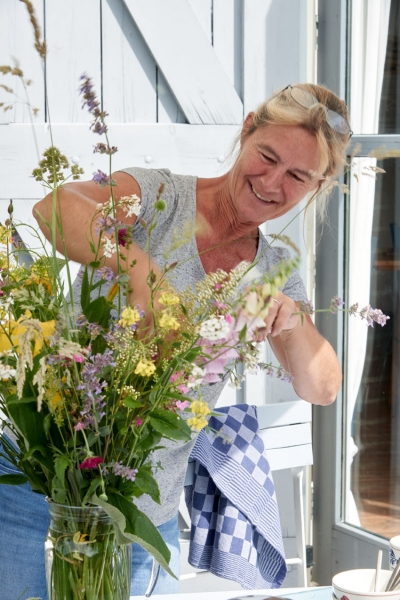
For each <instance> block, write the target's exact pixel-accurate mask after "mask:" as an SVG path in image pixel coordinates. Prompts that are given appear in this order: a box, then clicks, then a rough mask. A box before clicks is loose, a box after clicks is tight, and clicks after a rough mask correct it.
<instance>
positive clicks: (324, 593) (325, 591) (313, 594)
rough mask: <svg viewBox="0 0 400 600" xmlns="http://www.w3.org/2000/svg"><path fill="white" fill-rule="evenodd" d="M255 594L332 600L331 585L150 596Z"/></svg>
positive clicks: (222, 599)
mask: <svg viewBox="0 0 400 600" xmlns="http://www.w3.org/2000/svg"><path fill="white" fill-rule="evenodd" d="M257 596H264V597H265V598H268V597H270V596H275V597H276V596H279V597H284V598H289V599H290V600H332V588H331V587H310V588H284V589H282V588H280V589H270V590H266V589H264V590H242V591H232V590H231V591H230V592H201V593H197V594H196V593H194V594H185V598H183V596H182V594H163V595H161V596H152V598H154V600H235V599H236V598H243V599H245V598H248V600H252V599H253V600H261V598H260V599H259V598H258V597H257ZM131 600H147V599H146V597H145V596H131Z"/></svg>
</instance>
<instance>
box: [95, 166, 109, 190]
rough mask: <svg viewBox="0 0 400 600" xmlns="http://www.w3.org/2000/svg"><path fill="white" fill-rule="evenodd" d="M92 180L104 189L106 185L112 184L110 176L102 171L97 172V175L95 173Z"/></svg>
mask: <svg viewBox="0 0 400 600" xmlns="http://www.w3.org/2000/svg"><path fill="white" fill-rule="evenodd" d="M92 180H93V181H94V182H95V183H98V184H99V186H100V187H102V188H103V187H104V186H106V185H109V184H110V181H111V180H110V178H109V176H108V175H106V173H103V171H100V169H99V170H98V171H96V173H93V178H92Z"/></svg>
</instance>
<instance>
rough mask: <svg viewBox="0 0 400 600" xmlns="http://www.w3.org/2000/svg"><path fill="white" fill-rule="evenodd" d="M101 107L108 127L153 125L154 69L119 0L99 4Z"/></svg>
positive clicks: (155, 106) (135, 28) (104, 1)
mask: <svg viewBox="0 0 400 600" xmlns="http://www.w3.org/2000/svg"><path fill="white" fill-rule="evenodd" d="M101 38H102V59H103V60H102V79H103V107H104V110H106V111H107V113H108V114H109V117H108V121H109V122H110V123H112V122H114V123H133V122H136V123H156V122H157V91H156V72H157V66H156V64H155V62H154V59H153V57H152V56H151V54H150V52H149V49H148V47H147V44H146V42H145V40H144V39H143V37H142V34H141V33H140V31H139V30H138V28H137V26H136V24H135V22H134V20H133V19H132V16H131V14H130V12H129V11H128V9H127V8H126V6H125V3H124V2H123V0H102V26H101Z"/></svg>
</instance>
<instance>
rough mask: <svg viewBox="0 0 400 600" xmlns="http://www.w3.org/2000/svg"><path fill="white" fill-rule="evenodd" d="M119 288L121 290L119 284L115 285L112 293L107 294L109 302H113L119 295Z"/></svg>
mask: <svg viewBox="0 0 400 600" xmlns="http://www.w3.org/2000/svg"><path fill="white" fill-rule="evenodd" d="M118 288H119V285H118V283H114V285H112V286H111V288H110V291H109V292H108V294H107V300H108V301H109V302H112V301H113V300H114V298H115V296H116V295H117V293H118ZM125 310H126V309H125Z"/></svg>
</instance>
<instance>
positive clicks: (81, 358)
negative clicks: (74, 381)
mask: <svg viewBox="0 0 400 600" xmlns="http://www.w3.org/2000/svg"><path fill="white" fill-rule="evenodd" d="M84 360H85V357H84V356H82V354H74V361H75V362H77V363H83V361H84Z"/></svg>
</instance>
